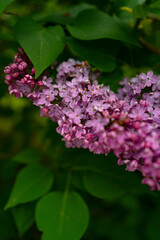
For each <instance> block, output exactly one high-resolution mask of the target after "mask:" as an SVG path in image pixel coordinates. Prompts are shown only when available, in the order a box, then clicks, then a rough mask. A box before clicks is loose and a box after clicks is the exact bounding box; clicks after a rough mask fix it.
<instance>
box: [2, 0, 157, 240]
mask: <svg viewBox="0 0 160 240" xmlns="http://www.w3.org/2000/svg"><path fill="white" fill-rule="evenodd" d="M10 3H11V4H10ZM5 7H7V8H5ZM96 8H97V9H99V10H96ZM4 10H5V11H6V12H3V11H4ZM99 11H102V12H99ZM0 12H3V13H2V15H1V17H0V76H1V82H0V84H1V85H0V146H1V147H0V240H16V239H22V240H39V239H42V240H52V239H53V240H79V239H82V240H128V239H130V240H159V238H160V237H159V236H160V223H159V217H160V205H159V201H160V194H159V193H157V192H151V191H150V190H149V189H148V187H146V186H143V185H141V175H140V174H139V173H126V172H125V170H124V167H120V166H117V163H116V158H115V157H114V156H113V155H112V154H110V155H109V156H107V157H106V156H101V155H98V156H95V155H93V154H92V153H89V152H88V151H87V150H82V149H66V147H65V144H64V142H62V141H61V137H60V136H59V135H58V134H57V133H56V127H57V124H56V123H53V122H51V121H49V120H47V119H44V118H40V116H39V109H37V108H36V107H35V106H33V105H32V104H31V103H30V102H29V101H28V100H26V99H15V98H14V97H13V96H10V95H9V94H8V90H7V85H6V84H4V74H3V69H4V67H5V66H6V65H8V64H9V63H10V62H12V59H13V56H14V54H15V52H17V49H18V46H19V44H18V42H17V40H18V41H19V42H20V44H21V45H22V46H23V45H24V46H25V47H24V48H26V49H25V50H28V45H27V43H28V42H27V41H25V39H26V38H28V37H29V35H28V34H27V33H28V32H27V31H28V30H27V25H26V28H24V29H23V36H22V34H21V32H22V31H21V29H22V28H23V26H22V27H21V26H20V21H21V18H23V17H28V16H29V17H32V18H33V20H34V21H35V22H36V23H38V24H41V26H43V27H49V26H50V27H53V26H55V25H56V24H60V25H61V26H62V28H63V30H64V32H65V35H66V36H67V37H66V40H65V49H64V50H63V52H62V51H61V50H60V55H59V56H58V59H57V60H58V62H59V63H60V62H61V61H64V60H67V59H68V58H69V57H73V58H77V59H82V60H88V61H89V63H90V64H91V66H92V68H93V69H95V70H96V69H98V70H100V71H101V72H102V73H101V77H100V79H99V81H100V82H101V83H104V84H105V85H110V87H111V89H113V90H115V91H116V89H117V87H118V85H119V84H118V83H119V81H120V80H122V79H123V77H124V76H127V77H132V76H135V75H136V74H139V73H140V72H146V71H147V70H150V69H153V70H154V72H155V73H156V74H159V73H160V30H159V29H160V1H154V0H153V1H152V0H150V1H149V0H148V1H145V0H123V1H120V0H108V1H97V0H88V1H85V2H84V1H78V0H76V1H71V0H70V1H67V2H66V1H65V0H61V1H60V0H59V1H58V0H47V1H44V0H38V1H37V0H28V1H24V0H17V1H14V2H12V1H4V0H0ZM9 13H13V15H12V14H9ZM78 13H79V15H78ZM106 13H107V14H108V15H106ZM14 14H15V15H14ZM17 21H19V23H17ZM102 23H103V24H102ZM15 24H16V26H17V27H16V29H15ZM65 24H67V25H66V27H65V26H64V25H65ZM107 24H108V25H107ZM30 25H32V24H30ZM104 26H108V27H104ZM14 29H15V30H14ZM29 29H30V28H29ZM25 30H26V32H25ZM13 32H14V34H13ZM25 34H26V35H25ZM32 35H34V34H32ZM32 35H31V36H30V37H31V40H30V41H32ZM14 36H15V37H14ZM24 36H25V38H24ZM36 36H37V35H36ZM25 44H26V45H25ZM55 44H56V43H55ZM62 45H63V43H62ZM62 45H60V48H61V47H62V48H63V46H62ZM53 52H54V49H53ZM48 54H49V53H48ZM56 54H57V53H55V57H56ZM58 54H59V53H58ZM58 54H57V55H58ZM34 56H35V55H34V54H33V56H32V51H29V57H30V58H31V59H32V58H33V59H32V60H33V63H34V65H35V66H40V67H39V69H38V68H37V76H38V75H39V74H40V73H41V72H42V71H43V70H44V69H45V68H46V67H47V66H48V65H49V64H50V63H48V62H47V61H48V60H45V61H43V59H42V64H41V65H40V64H39V61H38V60H36V59H34ZM46 59H48V58H47V57H46ZM52 60H54V59H52V58H51V59H50V60H49V61H52ZM70 190H71V192H70ZM49 191H51V193H49V194H48V192H49ZM4 209H5V210H4ZM42 232H43V235H42ZM59 232H61V234H60V233H59Z"/></svg>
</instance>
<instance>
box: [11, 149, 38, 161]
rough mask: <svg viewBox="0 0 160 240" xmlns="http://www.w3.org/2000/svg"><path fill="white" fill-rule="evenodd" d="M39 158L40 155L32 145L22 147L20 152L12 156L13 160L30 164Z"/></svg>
mask: <svg viewBox="0 0 160 240" xmlns="http://www.w3.org/2000/svg"><path fill="white" fill-rule="evenodd" d="M41 158H42V155H41V153H40V151H39V150H38V149H36V148H34V147H28V148H26V149H24V150H23V151H22V152H20V153H18V154H16V155H15V156H14V157H13V160H14V161H16V162H20V163H25V164H32V163H35V162H38V161H40V160H41Z"/></svg>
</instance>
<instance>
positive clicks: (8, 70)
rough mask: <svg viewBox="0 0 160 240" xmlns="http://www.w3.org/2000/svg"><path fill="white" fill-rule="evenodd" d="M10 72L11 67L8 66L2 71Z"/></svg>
mask: <svg viewBox="0 0 160 240" xmlns="http://www.w3.org/2000/svg"><path fill="white" fill-rule="evenodd" d="M11 72H12V68H11V67H10V66H7V67H5V69H4V73H6V74H9V73H11Z"/></svg>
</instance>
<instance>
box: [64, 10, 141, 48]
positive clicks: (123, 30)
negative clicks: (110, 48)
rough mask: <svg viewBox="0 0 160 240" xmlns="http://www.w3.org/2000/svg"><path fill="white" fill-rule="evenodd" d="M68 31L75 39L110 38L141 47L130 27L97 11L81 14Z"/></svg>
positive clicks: (68, 26) (86, 11)
mask: <svg viewBox="0 0 160 240" xmlns="http://www.w3.org/2000/svg"><path fill="white" fill-rule="evenodd" d="M67 29H68V31H69V32H70V34H71V35H72V36H73V37H75V38H78V39H81V40H94V39H101V38H110V39H115V40H120V41H122V42H126V43H131V44H133V45H136V46H140V45H139V43H138V40H137V37H136V34H135V33H134V31H133V29H131V27H129V25H127V24H125V23H122V22H121V21H120V20H119V19H117V18H114V17H111V16H109V15H107V14H105V13H103V12H101V11H98V10H95V9H89V10H85V11H83V12H81V13H80V14H79V15H78V16H77V17H76V19H75V20H74V22H73V25H72V26H71V25H67Z"/></svg>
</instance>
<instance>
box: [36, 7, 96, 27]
mask: <svg viewBox="0 0 160 240" xmlns="http://www.w3.org/2000/svg"><path fill="white" fill-rule="evenodd" d="M93 8H96V7H95V6H94V5H91V4H88V3H80V4H78V5H75V6H73V7H71V8H69V9H67V10H65V11H63V12H61V13H59V12H55V13H52V14H51V15H49V16H47V17H42V18H40V19H39V22H42V23H44V22H45V23H50V22H54V23H57V24H62V25H65V24H70V23H71V22H72V20H73V18H75V17H76V16H77V15H78V14H79V13H80V12H81V11H83V10H86V9H93Z"/></svg>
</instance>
